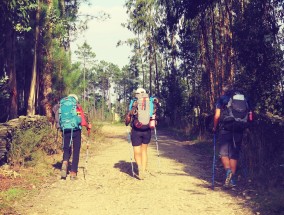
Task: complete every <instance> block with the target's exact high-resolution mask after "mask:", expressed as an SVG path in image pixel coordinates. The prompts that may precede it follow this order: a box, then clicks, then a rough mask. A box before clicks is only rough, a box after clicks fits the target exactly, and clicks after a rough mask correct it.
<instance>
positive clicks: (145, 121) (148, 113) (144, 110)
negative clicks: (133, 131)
mask: <svg viewBox="0 0 284 215" xmlns="http://www.w3.org/2000/svg"><path fill="white" fill-rule="evenodd" d="M129 109H130V110H131V111H132V113H133V116H134V119H133V122H132V126H133V127H135V128H137V129H140V130H147V129H149V128H150V126H149V122H150V120H151V117H152V116H153V114H154V98H153V97H149V95H148V94H147V93H140V94H138V95H136V98H135V99H133V100H131V102H130V105H129Z"/></svg>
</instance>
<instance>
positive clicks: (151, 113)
mask: <svg viewBox="0 0 284 215" xmlns="http://www.w3.org/2000/svg"><path fill="white" fill-rule="evenodd" d="M154 99H155V97H153V96H151V97H150V117H151V116H152V115H153V114H154Z"/></svg>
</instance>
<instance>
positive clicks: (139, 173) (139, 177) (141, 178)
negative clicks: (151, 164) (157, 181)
mask: <svg viewBox="0 0 284 215" xmlns="http://www.w3.org/2000/svg"><path fill="white" fill-rule="evenodd" d="M136 176H137V178H138V179H140V180H144V178H145V173H144V171H143V170H142V168H141V167H138V174H137V175H136Z"/></svg>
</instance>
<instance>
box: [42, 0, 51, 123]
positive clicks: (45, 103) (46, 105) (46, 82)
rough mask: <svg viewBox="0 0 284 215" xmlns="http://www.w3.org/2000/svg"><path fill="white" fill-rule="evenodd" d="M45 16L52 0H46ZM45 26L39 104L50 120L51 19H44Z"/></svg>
mask: <svg viewBox="0 0 284 215" xmlns="http://www.w3.org/2000/svg"><path fill="white" fill-rule="evenodd" d="M46 3H47V8H48V9H47V17H49V14H50V13H51V12H52V7H53V5H52V3H53V2H52V0H47V2H46ZM45 22H46V24H45V25H46V26H47V32H46V37H45V38H46V40H47V41H46V47H45V50H46V53H45V54H46V61H45V65H44V69H43V76H42V83H43V89H42V92H43V93H42V95H43V100H42V101H41V106H42V109H43V111H44V113H43V114H44V115H46V117H47V118H48V119H49V120H51V119H52V104H51V103H50V98H49V95H50V93H51V92H52V58H53V56H52V26H51V20H49V19H46V21H45Z"/></svg>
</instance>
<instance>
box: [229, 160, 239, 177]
mask: <svg viewBox="0 0 284 215" xmlns="http://www.w3.org/2000/svg"><path fill="white" fill-rule="evenodd" d="M229 162H230V169H231V170H232V173H233V174H235V173H236V171H237V164H238V161H237V160H235V159H230V160H229Z"/></svg>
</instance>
